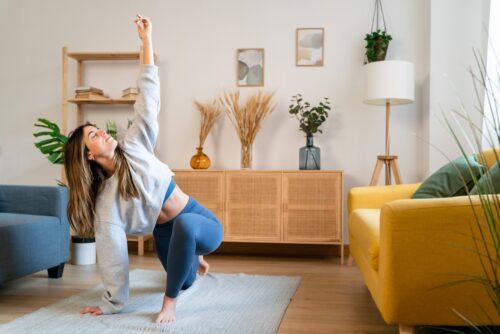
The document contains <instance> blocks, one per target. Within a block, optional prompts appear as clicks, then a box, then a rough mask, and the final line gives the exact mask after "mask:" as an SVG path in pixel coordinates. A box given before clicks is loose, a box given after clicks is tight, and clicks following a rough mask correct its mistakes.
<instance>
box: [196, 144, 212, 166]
mask: <svg viewBox="0 0 500 334" xmlns="http://www.w3.org/2000/svg"><path fill="white" fill-rule="evenodd" d="M208 167H210V158H209V157H208V155H206V154H205V153H203V147H197V148H196V154H195V155H193V157H192V158H191V168H193V169H207V168H208Z"/></svg>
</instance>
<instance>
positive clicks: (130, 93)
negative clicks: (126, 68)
mask: <svg viewBox="0 0 500 334" xmlns="http://www.w3.org/2000/svg"><path fill="white" fill-rule="evenodd" d="M137 95H139V88H137V87H129V88H127V89H124V90H123V91H122V98H124V99H132V100H135V99H136V98H137Z"/></svg>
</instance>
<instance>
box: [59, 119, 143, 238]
mask: <svg viewBox="0 0 500 334" xmlns="http://www.w3.org/2000/svg"><path fill="white" fill-rule="evenodd" d="M86 126H95V125H94V124H91V123H88V122H87V123H86V124H84V125H81V126H79V127H77V128H76V129H75V130H73V132H71V133H70V135H69V137H68V142H67V143H66V145H65V148H64V169H65V172H66V179H67V180H68V188H69V201H68V220H69V223H70V225H71V227H72V228H73V230H74V231H75V232H76V233H77V234H78V235H79V236H88V237H92V236H93V235H94V217H95V203H96V199H97V197H98V195H99V193H100V191H101V190H102V186H103V184H104V181H105V180H106V173H105V172H104V169H103V168H102V167H101V165H99V164H98V163H97V162H95V161H94V160H89V159H87V154H88V148H87V146H86V145H85V142H84V141H83V129H84V128H85V127H86ZM113 163H114V164H115V166H116V170H115V173H118V174H117V176H118V189H119V192H120V195H121V196H122V197H123V198H124V199H125V200H129V199H130V198H132V197H139V191H138V190H137V187H136V185H135V183H134V180H133V178H132V174H131V172H130V166H129V163H128V161H127V158H126V157H125V154H124V151H123V149H122V148H121V147H120V145H119V144H118V145H117V146H116V149H115V154H114V157H113Z"/></svg>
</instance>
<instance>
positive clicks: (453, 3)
mask: <svg viewBox="0 0 500 334" xmlns="http://www.w3.org/2000/svg"><path fill="white" fill-rule="evenodd" d="M426 6H427V7H428V9H429V13H430V15H429V19H428V21H429V26H430V30H429V38H428V40H427V41H428V43H429V53H428V59H429V61H428V67H426V68H425V71H426V77H425V79H424V82H426V83H427V84H428V86H427V87H426V88H427V89H428V91H427V93H426V94H427V96H426V97H427V98H428V99H425V100H424V101H425V102H424V106H425V107H424V109H423V122H422V124H423V127H424V134H425V135H424V139H425V140H424V141H425V143H424V150H425V151H426V154H425V155H424V166H423V168H424V170H423V172H424V176H427V175H429V174H430V173H432V172H434V171H435V170H436V169H438V168H439V167H440V166H442V165H444V164H445V163H447V162H448V158H450V159H454V158H456V157H458V156H460V155H461V153H460V150H459V148H458V145H457V144H456V143H455V142H454V140H453V139H452V136H451V134H450V132H449V131H448V130H447V128H446V126H445V122H444V117H446V118H447V119H449V120H453V111H452V110H454V109H455V110H462V108H463V110H466V112H467V113H468V114H469V115H470V116H471V117H472V120H473V122H474V123H475V124H476V125H478V126H479V127H480V126H481V122H482V119H481V115H480V113H478V112H476V111H474V110H475V108H476V107H478V106H479V103H480V102H479V101H478V100H477V99H476V96H475V94H474V86H473V81H472V78H471V75H470V74H469V72H468V71H469V69H470V68H472V69H473V70H474V69H475V67H476V66H475V64H476V61H475V58H474V54H473V49H477V50H479V51H480V52H482V54H483V55H485V54H486V53H485V52H484V51H485V47H486V29H487V27H488V20H487V17H488V15H487V13H488V12H489V1H485V0H481V1H473V0H440V1H428V3H427V4H426ZM443 114H444V115H445V116H443ZM462 124H463V125H465V122H463V123H462ZM454 129H455V131H456V132H460V130H459V126H458V124H455V125H454ZM465 130H466V133H468V134H467V137H468V138H471V133H470V132H468V131H467V129H465ZM458 135H459V140H460V142H461V143H462V144H465V143H466V140H465V137H464V136H462V135H461V134H460V133H458ZM433 146H434V147H433ZM440 151H442V152H440ZM447 157H448V158H447Z"/></svg>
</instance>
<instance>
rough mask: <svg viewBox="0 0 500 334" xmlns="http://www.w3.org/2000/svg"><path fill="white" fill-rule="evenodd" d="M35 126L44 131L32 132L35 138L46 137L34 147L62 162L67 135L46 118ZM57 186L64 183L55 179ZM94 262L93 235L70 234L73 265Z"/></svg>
mask: <svg viewBox="0 0 500 334" xmlns="http://www.w3.org/2000/svg"><path fill="white" fill-rule="evenodd" d="M35 126H36V127H41V128H44V129H45V130H44V131H40V132H36V133H33V136H34V137H35V138H38V137H42V138H44V137H45V138H46V139H43V140H41V141H39V142H37V143H35V147H36V148H38V149H39V150H40V152H42V154H44V155H46V156H47V159H49V161H50V162H52V163H53V164H57V165H62V164H63V163H64V145H66V143H67V142H68V137H66V136H65V135H64V134H62V133H61V130H60V129H59V126H58V125H57V124H55V123H53V122H51V121H49V120H47V119H44V118H39V119H38V123H36V124H35ZM57 183H58V185H59V186H63V187H66V184H64V183H63V182H61V181H60V180H57ZM95 262H96V249H95V238H94V235H93V234H91V235H73V236H71V263H72V264H75V265H87V264H94V263H95Z"/></svg>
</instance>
